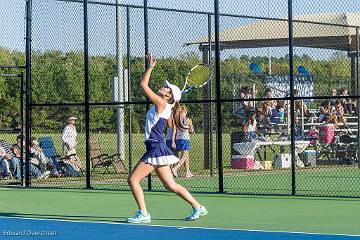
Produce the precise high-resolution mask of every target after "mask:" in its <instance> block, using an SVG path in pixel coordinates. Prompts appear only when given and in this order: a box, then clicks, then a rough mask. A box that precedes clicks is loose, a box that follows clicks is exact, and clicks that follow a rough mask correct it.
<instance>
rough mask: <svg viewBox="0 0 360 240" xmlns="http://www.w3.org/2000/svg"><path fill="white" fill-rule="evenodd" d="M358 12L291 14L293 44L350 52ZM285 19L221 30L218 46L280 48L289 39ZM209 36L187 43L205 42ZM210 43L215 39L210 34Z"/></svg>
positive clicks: (359, 16)
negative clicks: (293, 15)
mask: <svg viewBox="0 0 360 240" xmlns="http://www.w3.org/2000/svg"><path fill="white" fill-rule="evenodd" d="M357 27H360V13H320V14H309V15H303V16H296V17H294V23H293V36H294V46H295V47H309V48H325V49H333V50H341V51H347V52H353V51H356V50H357V43H356V28H357ZM288 39H289V33H288V22H287V19H278V20H274V19H273V20H260V21H257V22H255V23H252V24H248V25H243V26H240V27H237V28H232V29H227V30H224V31H222V32H220V44H221V49H222V50H223V49H239V48H262V47H283V46H288V42H289V40H288ZM208 42H209V41H208V36H203V37H200V38H198V39H196V40H194V41H192V42H189V43H186V44H185V45H186V46H189V45H193V44H198V45H208ZM211 42H212V43H213V42H214V36H212V39H211Z"/></svg>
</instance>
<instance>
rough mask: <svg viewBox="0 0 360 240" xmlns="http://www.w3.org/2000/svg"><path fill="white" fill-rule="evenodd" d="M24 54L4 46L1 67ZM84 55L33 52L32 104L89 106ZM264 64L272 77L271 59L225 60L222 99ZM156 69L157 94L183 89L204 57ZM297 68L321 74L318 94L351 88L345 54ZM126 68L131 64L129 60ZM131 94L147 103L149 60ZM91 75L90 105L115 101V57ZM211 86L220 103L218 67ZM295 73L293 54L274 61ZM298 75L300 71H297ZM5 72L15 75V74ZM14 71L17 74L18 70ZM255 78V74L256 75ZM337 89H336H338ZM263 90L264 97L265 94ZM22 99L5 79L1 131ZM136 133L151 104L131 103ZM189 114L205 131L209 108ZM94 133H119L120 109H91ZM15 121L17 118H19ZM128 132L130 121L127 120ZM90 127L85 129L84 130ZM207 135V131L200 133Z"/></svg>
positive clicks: (50, 124)
mask: <svg viewBox="0 0 360 240" xmlns="http://www.w3.org/2000/svg"><path fill="white" fill-rule="evenodd" d="M24 59H25V55H24V53H20V52H16V51H10V50H8V49H4V48H0V65H24V62H25V60H24ZM83 59H84V54H83V52H80V51H78V52H61V51H58V50H51V51H45V52H33V53H32V80H31V81H32V82H31V83H32V92H31V93H32V101H33V102H34V103H79V104H81V103H83V102H84V63H83ZM252 62H255V63H257V64H259V65H260V66H261V67H262V68H263V69H264V72H265V73H266V71H267V69H268V66H267V64H268V58H267V57H261V56H258V57H249V56H246V55H243V56H240V57H238V56H236V57H235V56H232V57H228V58H226V59H223V60H222V61H221V63H220V64H221V96H222V98H223V99H227V98H232V96H233V95H232V93H233V80H234V77H235V76H236V75H237V74H239V73H241V74H245V75H247V74H250V71H249V68H248V66H249V64H250V63H252ZM157 63H158V64H157V66H156V68H155V69H154V72H153V75H152V79H151V82H150V87H151V88H152V89H154V91H158V89H159V88H161V86H162V84H163V82H164V81H165V80H169V81H170V82H172V83H174V84H176V85H178V86H179V87H180V88H182V87H183V85H184V80H185V77H186V75H187V73H188V72H189V70H190V69H191V67H193V66H194V65H196V64H199V63H201V58H200V57H199V55H198V54H196V53H187V54H184V55H181V56H179V57H168V58H159V59H158V61H157ZM294 63H295V66H298V65H303V66H305V67H306V68H307V69H309V71H310V72H311V73H312V74H314V75H315V76H316V81H317V85H316V87H315V93H316V95H327V94H329V92H328V89H329V87H332V86H333V85H334V84H337V85H336V86H338V85H339V84H340V85H342V86H349V81H350V80H349V79H350V61H349V59H348V58H347V56H346V55H344V54H343V53H341V52H336V53H334V54H333V55H332V56H331V57H330V58H328V59H314V58H313V57H310V56H308V55H301V56H295V57H294ZM123 65H124V68H125V67H126V66H127V60H126V59H125V58H124V60H123ZM130 65H131V72H130V77H131V93H130V97H131V98H130V101H132V102H133V101H145V100H146V99H145V96H144V94H143V92H142V90H141V88H140V80H141V78H142V75H143V72H144V58H141V57H131V58H130ZM89 66H90V69H89V74H90V84H89V91H90V101H91V102H92V103H96V102H103V103H104V102H105V103H106V102H110V101H113V100H112V91H111V88H112V81H113V78H114V76H115V75H116V59H115V57H114V56H99V55H96V56H91V57H90V61H89ZM212 71H213V74H212V75H213V77H212V81H211V82H210V83H209V85H208V87H211V98H212V99H215V96H216V95H215V93H216V92H215V90H216V88H215V87H216V85H215V80H216V79H215V74H214V69H212ZM288 71H289V66H288V56H284V57H278V58H275V57H273V58H272V73H273V74H276V73H277V74H279V73H282V74H287V73H288ZM295 71H296V70H295ZM2 73H11V71H10V70H7V71H5V70H4V71H2ZM13 73H14V72H13ZM254 77H255V76H254ZM244 81H245V83H246V80H244ZM334 86H335V85H334ZM260 94H261V89H260V91H258V95H257V96H258V97H260V96H261V95H260ZM19 96H20V80H19V79H17V78H9V77H0V128H7V127H11V126H14V124H15V125H16V122H18V121H19V120H18V119H19V115H20V113H19ZM204 98H205V97H204V89H197V90H194V91H191V92H189V93H187V94H186V95H185V96H184V97H183V100H202V99H204ZM131 108H132V110H131V118H132V123H131V125H132V126H131V127H132V131H133V132H136V133H138V132H142V131H143V126H144V123H145V122H144V120H145V119H144V116H145V113H146V107H145V104H132V105H131ZM188 108H189V114H190V115H191V117H192V118H193V122H194V125H195V128H196V129H202V127H203V122H204V116H203V114H202V113H203V109H204V104H203V103H199V104H191V105H188ZM211 109H212V113H213V114H212V118H213V119H215V114H214V113H215V104H211ZM70 115H75V116H77V117H78V118H79V120H80V122H81V124H84V109H83V108H82V107H78V106H73V107H61V108H60V107H55V106H54V107H36V108H34V109H33V114H32V122H33V128H34V129H42V131H44V130H47V131H49V132H51V131H58V130H59V129H62V127H63V125H64V120H65V119H66V118H67V117H68V116H70ZM90 116H91V117H90V119H91V122H90V127H91V129H101V131H114V130H115V128H116V121H117V109H116V108H91V113H90ZM125 118H126V119H128V118H129V111H128V108H126V109H125ZM223 118H224V121H223V128H224V129H227V128H231V126H232V125H234V117H233V115H232V111H231V106H230V105H224V107H223ZM14 119H15V120H14ZM125 124H126V131H128V126H127V124H128V121H127V120H125ZM83 126H84V125H81V127H80V130H81V129H82V128H83ZM198 131H201V130H198Z"/></svg>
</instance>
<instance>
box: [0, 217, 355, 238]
mask: <svg viewBox="0 0 360 240" xmlns="http://www.w3.org/2000/svg"><path fill="white" fill-rule="evenodd" d="M0 219H23V220H37V221H55V222H70V223H71V222H74V223H90V224H108V225H126V226H141V227H163V228H176V229H179V230H181V229H205V230H220V231H244V232H264V233H288V234H304V235H321V236H339V237H341V236H342V237H360V235H355V234H342V233H316V232H291V231H272V230H260V229H242V228H237V229H234V228H233V229H226V228H210V227H185V226H165V225H156V224H133V223H122V222H105V221H85V220H69V219H51V218H50V219H46V218H31V217H7V216H1V215H0Z"/></svg>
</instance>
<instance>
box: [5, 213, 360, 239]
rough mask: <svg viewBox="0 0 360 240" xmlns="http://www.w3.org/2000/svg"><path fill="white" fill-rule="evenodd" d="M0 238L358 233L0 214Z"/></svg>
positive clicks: (311, 236) (322, 236)
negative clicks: (189, 225) (216, 227)
mask: <svg viewBox="0 0 360 240" xmlns="http://www.w3.org/2000/svg"><path fill="white" fill-rule="evenodd" d="M0 229H1V237H0V239H61V240H62V239H76V240H79V239H86V240H91V239H97V240H99V239H106V240H112V239H114V240H115V239H116V240H119V239H136V240H151V239H156V240H184V239H186V240H192V239H196V240H200V239H201V240H219V239H229V240H231V239H242V240H260V239H261V240H264V239H269V240H282V239H292V240H298V239H305V240H306V239H317V240H331V239H334V240H340V239H344V240H351V239H357V240H359V239H360V236H351V235H326V234H314V233H290V232H268V231H259V230H227V229H214V228H183V227H169V226H153V225H131V224H125V223H104V222H80V221H68V220H40V219H25V218H12V217H0Z"/></svg>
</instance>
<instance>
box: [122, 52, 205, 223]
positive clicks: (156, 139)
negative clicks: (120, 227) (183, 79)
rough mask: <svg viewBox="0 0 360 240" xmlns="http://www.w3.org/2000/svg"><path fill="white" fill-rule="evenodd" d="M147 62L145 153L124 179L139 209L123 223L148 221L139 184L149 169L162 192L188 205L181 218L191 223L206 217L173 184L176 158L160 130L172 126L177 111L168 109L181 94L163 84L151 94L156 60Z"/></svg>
mask: <svg viewBox="0 0 360 240" xmlns="http://www.w3.org/2000/svg"><path fill="white" fill-rule="evenodd" d="M147 61H148V66H149V67H148V69H147V70H146V72H145V74H144V76H143V78H142V81H141V88H142V89H143V91H144V92H145V95H146V96H147V97H148V98H149V99H150V101H151V102H152V103H153V104H154V105H153V106H152V107H151V108H150V109H149V111H148V112H147V113H146V123H145V145H146V153H145V154H144V155H143V156H142V158H141V160H140V161H139V162H138V164H137V165H136V166H135V168H134V169H133V171H132V172H131V174H130V176H129V178H128V183H129V186H130V188H131V191H132V194H133V196H134V198H135V201H136V203H137V205H138V207H139V209H138V210H137V211H136V212H135V215H134V216H133V217H129V218H127V219H126V221H127V222H129V223H147V222H151V216H150V214H149V213H148V211H147V209H146V204H145V199H144V192H143V190H142V188H141V185H140V182H141V180H142V179H144V178H145V177H146V176H147V175H149V174H150V173H151V172H152V171H153V170H155V172H156V174H157V176H158V177H159V179H160V180H161V182H162V183H163V185H164V187H165V188H166V189H168V190H169V191H171V192H174V193H176V194H177V195H178V196H180V197H181V198H183V199H184V200H185V201H187V202H188V203H189V204H190V205H191V206H192V213H191V214H190V215H189V216H188V217H186V218H185V220H188V221H192V220H195V219H198V218H199V217H201V216H204V215H206V214H207V210H206V208H205V207H204V206H202V205H201V204H200V203H199V202H198V201H197V200H196V199H195V198H194V197H193V196H192V195H191V194H190V193H189V191H188V190H187V189H186V188H184V187H183V186H181V185H180V184H177V183H176V182H175V181H174V179H173V175H172V172H171V169H170V165H171V164H174V163H177V162H178V161H179V159H178V158H177V157H175V156H174V155H173V153H172V151H171V150H170V149H169V148H168V147H167V146H166V145H165V142H164V128H165V126H166V125H168V126H169V127H173V117H174V116H173V115H174V113H176V112H178V111H174V113H173V111H172V110H173V107H174V106H175V108H176V107H177V106H179V101H180V99H181V91H180V89H179V88H178V87H177V86H175V85H173V84H170V83H169V82H168V81H166V82H165V84H164V86H163V87H162V88H161V89H160V90H159V92H158V94H156V93H155V92H153V90H151V88H150V87H149V79H150V76H151V72H152V70H153V68H154V67H155V65H156V59H155V57H154V56H153V55H152V54H147Z"/></svg>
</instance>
